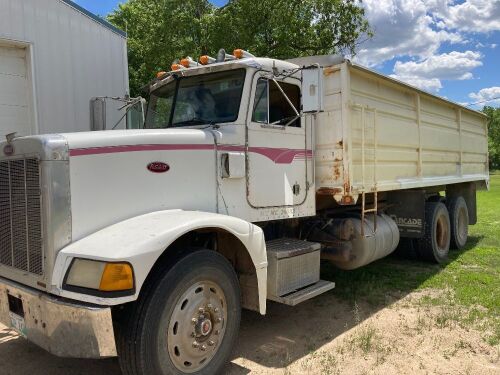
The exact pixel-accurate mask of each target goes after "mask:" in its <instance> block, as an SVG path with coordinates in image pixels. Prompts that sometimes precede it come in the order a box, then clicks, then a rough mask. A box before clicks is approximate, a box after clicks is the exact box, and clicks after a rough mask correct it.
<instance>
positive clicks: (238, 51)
mask: <svg viewBox="0 0 500 375" xmlns="http://www.w3.org/2000/svg"><path fill="white" fill-rule="evenodd" d="M233 56H234V57H236V58H237V59H244V58H249V57H255V56H254V55H252V54H251V53H250V52H247V51H245V50H244V49H241V48H237V49H235V50H234V51H233Z"/></svg>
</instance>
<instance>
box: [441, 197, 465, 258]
mask: <svg viewBox="0 0 500 375" xmlns="http://www.w3.org/2000/svg"><path fill="white" fill-rule="evenodd" d="M446 206H447V207H448V212H449V213H450V223H451V243H450V247H451V248H452V249H457V250H461V249H463V248H464V247H465V245H466V244H467V237H468V236H469V211H468V209H467V203H465V199H464V198H463V197H453V198H450V199H449V200H447V202H446Z"/></svg>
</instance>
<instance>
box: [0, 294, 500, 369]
mask: <svg viewBox="0 0 500 375" xmlns="http://www.w3.org/2000/svg"><path fill="white" fill-rule="evenodd" d="M425 293H437V292H431V291H429V292H424V294H425ZM421 297H422V292H413V293H410V294H408V295H406V296H392V297H390V298H389V297H388V298H387V301H386V303H385V304H382V305H381V306H378V307H373V306H371V305H369V304H366V303H363V302H361V303H360V304H359V305H358V304H354V305H353V304H352V303H349V302H344V301H340V300H339V299H338V298H337V297H335V296H334V295H332V294H330V293H327V294H326V295H322V296H319V297H317V298H316V299H314V300H312V301H308V302H305V303H303V304H302V305H299V306H296V307H293V308H292V307H287V306H282V305H278V304H270V305H269V307H268V315H267V316H265V317H261V316H260V315H258V314H256V313H252V312H247V311H245V312H244V313H243V317H242V324H241V331H240V338H239V342H238V345H237V347H236V349H235V352H234V355H233V360H232V362H231V363H230V364H229V365H228V366H227V368H226V371H225V373H226V374H230V375H240V374H241V375H243V374H244V375H246V374H266V375H267V374H384V375H389V374H398V375H399V374H485V375H486V374H498V375H500V349H499V348H498V347H493V346H490V345H488V344H487V343H486V342H485V341H484V340H483V339H482V337H483V334H484V332H480V331H478V330H474V329H467V330H466V329H464V328H462V327H460V326H459V325H458V324H456V323H455V321H454V320H453V319H452V315H451V314H453V313H461V312H460V311H458V312H457V311H450V310H449V309H448V308H447V309H443V308H442V307H437V306H436V307H433V306H424V305H421V304H419V303H418V301H419V299H420V298H421ZM0 363H2V366H1V368H0V373H1V374H16V375H17V374H30V375H49V374H50V375H60V374H81V375H86V374H88V375H90V374H92V375H98V374H107V375H113V374H117V375H118V374H120V369H119V367H118V363H117V361H116V359H109V360H78V359H76V360H75V359H62V358H57V357H54V356H52V355H50V354H49V353H47V352H45V351H44V350H42V349H39V348H38V347H36V346H35V345H32V344H30V343H29V342H27V341H26V340H24V339H23V338H19V337H18V336H17V335H16V334H14V333H13V332H12V331H10V330H8V329H7V328H6V327H4V326H0Z"/></svg>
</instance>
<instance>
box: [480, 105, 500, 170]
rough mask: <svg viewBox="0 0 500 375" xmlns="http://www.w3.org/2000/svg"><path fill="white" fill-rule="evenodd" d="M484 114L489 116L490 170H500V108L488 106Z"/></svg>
mask: <svg viewBox="0 0 500 375" xmlns="http://www.w3.org/2000/svg"><path fill="white" fill-rule="evenodd" d="M483 112H484V113H485V114H486V115H488V118H489V119H488V149H489V153H490V169H491V170H500V108H494V107H489V106H486V107H484V108H483Z"/></svg>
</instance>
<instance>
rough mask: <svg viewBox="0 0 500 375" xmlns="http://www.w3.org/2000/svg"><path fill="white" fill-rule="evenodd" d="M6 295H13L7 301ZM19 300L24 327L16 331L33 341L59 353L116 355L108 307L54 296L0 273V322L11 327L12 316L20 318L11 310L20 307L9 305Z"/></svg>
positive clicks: (87, 356) (89, 356)
mask: <svg viewBox="0 0 500 375" xmlns="http://www.w3.org/2000/svg"><path fill="white" fill-rule="evenodd" d="M8 295H11V296H12V297H14V298H11V301H10V304H9V298H8ZM16 298H17V299H18V300H16ZM19 300H21V301H22V311H21V312H20V311H17V312H19V313H20V314H22V313H23V312H24V322H23V323H24V324H22V327H23V328H24V329H22V332H19V333H20V334H21V335H22V336H24V337H26V338H27V339H28V340H29V341H31V342H33V343H34V344H36V345H38V346H40V347H42V348H44V349H45V350H47V351H48V352H50V353H52V354H54V355H56V356H59V357H72V358H103V357H113V356H116V345H115V336H114V331H113V323H112V319H111V309H110V308H109V307H99V306H92V305H86V304H83V303H78V302H76V301H69V300H65V299H61V298H57V297H55V296H52V295H49V294H47V293H43V292H40V291H37V290H35V289H31V288H28V287H25V286H22V285H20V284H17V283H15V282H13V281H10V280H7V279H4V278H2V277H0V322H2V323H3V324H4V325H6V326H8V327H12V326H13V320H16V319H17V321H19V320H21V321H22V319H19V317H20V315H18V314H13V313H12V311H11V309H12V310H18V309H19V306H17V308H14V307H13V306H12V305H14V304H15V303H14V304H13V301H14V302H16V301H17V302H19ZM18 305H19V304H18ZM21 318H22V317H21ZM18 327H19V324H18Z"/></svg>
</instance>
